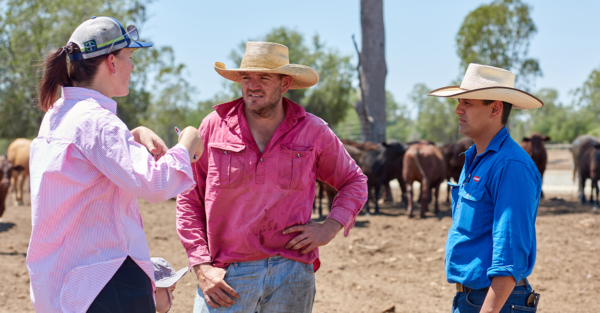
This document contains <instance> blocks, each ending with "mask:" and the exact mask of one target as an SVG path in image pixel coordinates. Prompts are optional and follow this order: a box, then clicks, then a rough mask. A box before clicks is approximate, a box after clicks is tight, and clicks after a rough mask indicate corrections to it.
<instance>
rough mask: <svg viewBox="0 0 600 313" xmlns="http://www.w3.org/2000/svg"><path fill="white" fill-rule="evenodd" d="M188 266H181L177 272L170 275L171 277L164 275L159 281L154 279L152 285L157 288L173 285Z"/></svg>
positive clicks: (185, 271)
mask: <svg viewBox="0 0 600 313" xmlns="http://www.w3.org/2000/svg"><path fill="white" fill-rule="evenodd" d="M187 270H188V268H187V267H185V268H182V269H180V270H179V271H177V273H175V275H173V276H171V277H165V278H163V279H161V280H159V281H155V282H154V285H155V286H156V287H157V288H169V287H171V286H173V285H175V283H176V282H178V281H179V280H180V279H181V277H183V275H185V273H187Z"/></svg>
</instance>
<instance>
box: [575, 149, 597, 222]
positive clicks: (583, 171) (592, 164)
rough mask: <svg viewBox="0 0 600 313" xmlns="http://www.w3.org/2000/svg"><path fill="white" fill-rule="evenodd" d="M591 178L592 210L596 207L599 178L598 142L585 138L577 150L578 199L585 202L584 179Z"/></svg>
mask: <svg viewBox="0 0 600 313" xmlns="http://www.w3.org/2000/svg"><path fill="white" fill-rule="evenodd" d="M588 178H590V179H591V180H592V193H591V195H590V204H593V205H594V211H596V210H597V209H598V193H599V191H598V179H600V143H598V142H596V141H594V140H587V141H586V142H584V143H583V144H582V145H581V149H580V150H579V199H580V200H581V203H585V202H586V200H585V193H584V192H583V191H584V188H585V181H586V180H587V179H588ZM594 190H595V191H596V201H594Z"/></svg>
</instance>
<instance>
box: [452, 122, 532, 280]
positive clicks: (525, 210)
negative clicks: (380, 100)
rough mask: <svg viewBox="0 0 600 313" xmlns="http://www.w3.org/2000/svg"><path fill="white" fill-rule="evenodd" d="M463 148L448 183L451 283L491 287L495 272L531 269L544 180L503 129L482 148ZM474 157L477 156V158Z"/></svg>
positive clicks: (518, 274)
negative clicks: (460, 164)
mask: <svg viewBox="0 0 600 313" xmlns="http://www.w3.org/2000/svg"><path fill="white" fill-rule="evenodd" d="M476 154H477V148H476V146H475V145H473V146H472V147H471V148H470V149H469V150H467V152H466V153H465V155H466V159H465V165H464V167H463V170H462V173H461V175H460V179H459V182H458V185H456V184H451V183H449V185H450V186H452V187H453V188H452V227H451V228H450V230H449V231H448V240H447V242H446V265H445V266H446V275H447V278H448V282H449V283H461V284H463V285H465V286H467V287H469V288H473V289H480V288H485V287H489V286H490V285H491V280H492V278H493V277H499V276H513V277H514V279H515V280H516V281H519V280H521V279H523V278H525V277H527V276H529V274H531V271H532V270H533V265H534V263H535V253H536V251H535V250H536V237H535V218H536V216H537V210H538V205H539V202H540V193H541V188H542V179H541V177H540V173H539V171H538V169H537V167H536V166H535V163H534V162H533V161H532V160H531V157H529V155H528V154H527V153H526V152H525V151H524V150H523V149H522V148H521V147H520V146H519V145H518V144H517V143H516V142H515V141H514V140H513V139H512V138H511V137H510V135H509V133H508V131H507V130H506V128H503V129H502V130H501V131H500V132H498V134H497V135H496V136H495V137H494V139H493V140H492V141H491V142H490V144H489V145H488V147H487V149H486V150H485V152H484V153H482V154H480V155H477V156H476ZM475 156H476V157H475Z"/></svg>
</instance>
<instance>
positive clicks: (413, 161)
mask: <svg viewBox="0 0 600 313" xmlns="http://www.w3.org/2000/svg"><path fill="white" fill-rule="evenodd" d="M402 176H403V177H404V182H405V183H406V192H407V194H408V196H407V199H408V209H407V215H408V217H409V218H411V217H412V203H413V192H412V184H413V182H414V181H418V182H420V183H421V218H424V217H425V211H426V209H427V204H428V203H429V200H430V198H431V193H432V190H433V189H434V188H435V213H436V214H437V213H439V211H440V209H439V204H438V196H439V189H440V184H441V183H442V181H444V178H445V176H446V164H445V162H444V157H443V155H442V151H441V150H440V148H438V147H436V146H435V145H432V144H430V143H429V142H426V141H425V142H415V143H413V144H411V145H410V146H409V148H408V150H406V153H405V154H404V168H403V170H402Z"/></svg>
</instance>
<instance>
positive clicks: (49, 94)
mask: <svg viewBox="0 0 600 313" xmlns="http://www.w3.org/2000/svg"><path fill="white" fill-rule="evenodd" d="M69 45H70V46H71V47H72V45H73V44H72V43H70V44H69ZM67 53H68V52H67V47H62V48H58V49H56V50H54V51H52V52H51V53H50V55H49V56H48V58H46V63H45V65H46V66H45V69H44V78H42V81H41V82H40V91H39V93H38V97H39V99H40V102H39V103H38V106H39V107H40V110H42V111H43V112H46V111H48V110H49V109H50V108H52V105H53V104H54V102H55V101H56V96H57V95H56V94H57V93H58V87H60V86H63V87H70V86H72V85H73V82H72V81H71V78H69V72H68V70H67Z"/></svg>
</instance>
